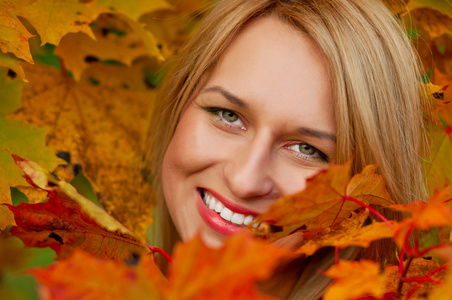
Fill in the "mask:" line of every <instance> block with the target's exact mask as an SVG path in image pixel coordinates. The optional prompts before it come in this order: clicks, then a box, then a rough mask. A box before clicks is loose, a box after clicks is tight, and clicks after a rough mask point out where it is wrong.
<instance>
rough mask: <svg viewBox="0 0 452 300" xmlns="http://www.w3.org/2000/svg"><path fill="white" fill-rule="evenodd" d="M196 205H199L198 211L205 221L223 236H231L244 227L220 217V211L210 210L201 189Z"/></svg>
mask: <svg viewBox="0 0 452 300" xmlns="http://www.w3.org/2000/svg"><path fill="white" fill-rule="evenodd" d="M196 206H197V207H198V212H199V214H200V215H201V218H202V219H203V220H204V222H205V223H206V224H207V225H208V226H209V227H210V228H212V229H213V230H214V231H216V232H218V233H219V234H221V235H222V236H230V235H232V234H235V233H239V232H240V231H242V230H243V228H242V227H239V226H237V225H234V224H231V223H229V222H228V221H226V220H225V219H223V218H222V217H220V215H219V214H218V213H216V212H215V211H213V210H210V209H209V208H208V207H207V206H206V205H205V204H204V202H203V201H202V198H201V193H200V192H199V191H198V199H197V200H196Z"/></svg>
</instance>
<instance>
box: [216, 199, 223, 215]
mask: <svg viewBox="0 0 452 300" xmlns="http://www.w3.org/2000/svg"><path fill="white" fill-rule="evenodd" d="M223 208H224V205H223V203H221V202H220V201H218V202H217V204H215V211H216V212H217V213H221V211H222V210H223Z"/></svg>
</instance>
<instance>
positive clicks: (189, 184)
mask: <svg viewBox="0 0 452 300" xmlns="http://www.w3.org/2000/svg"><path fill="white" fill-rule="evenodd" d="M218 108H220V110H219V109H218ZM335 134H336V125H335V119H334V109H333V99H332V93H331V87H330V83H329V75H328V71H327V66H326V64H325V62H324V59H323V58H322V56H321V54H320V50H319V49H318V47H317V46H316V45H315V44H314V43H313V42H312V41H311V40H310V39H309V38H308V37H307V36H305V35H304V34H303V33H301V32H300V31H298V30H296V29H294V28H293V27H292V26H290V25H288V24H286V23H284V22H282V21H280V20H279V19H277V18H276V17H273V16H269V17H263V18H259V19H257V20H254V21H253V22H251V23H250V24H248V25H247V26H246V27H245V28H244V29H242V30H241V32H240V33H239V34H238V35H237V36H236V37H235V39H234V40H233V41H232V43H231V44H230V45H229V46H228V48H227V49H226V51H225V52H224V53H223V55H222V56H221V59H220V60H219V62H218V63H217V64H216V65H215V67H214V68H213V69H211V70H210V71H209V72H208V73H207V74H205V75H204V77H203V79H202V81H201V82H200V84H199V85H198V87H197V89H196V90H195V91H194V93H193V94H192V97H191V98H190V100H189V102H188V103H187V104H186V106H185V108H184V111H183V112H182V114H181V116H180V121H179V123H178V126H177V128H176V131H175V134H174V136H173V138H172V140H171V143H170V145H169V147H168V149H167V152H166V154H165V157H164V161H163V174H162V175H163V190H164V195H165V199H166V201H167V205H168V209H169V211H170V214H171V217H172V219H173V222H174V224H175V226H176V228H177V230H178V231H179V233H180V235H181V237H182V239H183V240H188V239H190V238H192V237H193V236H194V235H196V234H197V233H198V232H201V236H202V238H203V240H204V241H205V242H206V243H207V244H208V245H210V246H214V247H215V246H219V245H221V244H222V241H223V240H224V238H225V237H224V236H222V235H221V234H219V233H218V232H216V231H215V230H213V229H212V228H211V227H209V226H208V225H207V224H206V223H205V222H204V220H203V219H202V218H201V216H200V214H199V211H198V208H197V205H196V201H197V199H198V197H199V194H200V193H199V189H200V188H202V189H204V188H207V189H211V190H214V191H215V192H217V193H218V194H220V195H221V196H222V197H225V198H226V199H228V200H229V201H230V202H233V203H234V204H236V205H238V206H240V207H243V208H246V209H249V210H252V211H254V212H256V213H263V212H265V211H267V210H268V209H269V207H270V206H271V204H273V203H274V202H275V201H276V200H277V199H278V198H280V197H283V196H287V195H290V194H293V193H296V192H298V191H300V190H302V189H303V188H304V187H305V181H306V179H307V178H309V177H311V176H312V175H314V174H315V173H317V172H318V171H319V170H321V169H324V168H326V167H328V164H329V162H331V161H334V160H335V156H336V142H335ZM313 147H315V149H318V150H315V149H314V148H313ZM319 151H321V152H319ZM301 240H302V236H301V234H295V235H291V236H289V237H286V238H284V239H281V240H280V241H278V242H277V243H278V244H279V245H281V246H287V247H296V246H297V245H298V244H299V243H300V242H301ZM281 270H283V272H282V273H286V274H285V275H287V273H288V272H289V273H290V272H291V271H288V270H286V268H281ZM298 271H299V270H298ZM298 271H296V270H293V272H294V273H296V272H298ZM292 277H293V278H296V276H295V275H294V276H292ZM289 281H290V280H287V276H286V279H285V285H287V288H286V289H284V288H281V287H279V288H278V289H279V290H280V291H281V290H287V289H289V287H288V286H289V285H290V286H291V284H293V282H289ZM272 286H278V284H272Z"/></svg>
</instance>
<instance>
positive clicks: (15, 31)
mask: <svg viewBox="0 0 452 300" xmlns="http://www.w3.org/2000/svg"><path fill="white" fill-rule="evenodd" d="M35 1H36V0H3V1H1V2H0V24H2V25H1V26H0V50H1V51H3V52H4V53H7V52H11V53H12V54H14V55H15V56H16V57H18V58H21V59H23V60H25V61H27V62H29V63H33V58H32V57H31V53H30V47H29V46H28V39H29V38H30V37H32V35H31V34H30V33H29V32H28V30H27V29H26V28H25V27H24V25H23V24H22V23H21V22H20V21H19V19H18V18H17V12H18V11H19V10H21V9H24V7H26V6H28V5H30V4H31V3H33V2H35ZM0 54H1V53H0Z"/></svg>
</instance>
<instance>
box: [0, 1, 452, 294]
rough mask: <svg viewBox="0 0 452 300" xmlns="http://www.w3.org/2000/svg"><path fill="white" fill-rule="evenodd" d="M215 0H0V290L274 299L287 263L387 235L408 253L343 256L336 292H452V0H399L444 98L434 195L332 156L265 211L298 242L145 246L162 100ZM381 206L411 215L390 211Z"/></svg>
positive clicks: (433, 147)
mask: <svg viewBox="0 0 452 300" xmlns="http://www.w3.org/2000/svg"><path fill="white" fill-rule="evenodd" d="M213 2H214V0H181V1H176V0H150V1H145V0H130V1H122V0H0V49H1V51H0V203H2V204H1V205H0V232H1V233H0V299H39V298H41V299H72V298H79V297H85V298H101V299H104V298H105V299H108V298H114V297H118V298H123V299H201V298H203V297H204V298H212V297H215V298H217V299H231V297H232V295H234V296H233V297H234V298H236V299H270V298H269V296H266V295H263V294H261V293H260V292H259V291H258V290H257V289H256V287H255V283H256V282H257V281H258V280H262V279H265V278H266V277H268V276H269V274H271V271H272V269H273V268H274V267H275V266H276V265H277V264H278V263H279V262H280V261H281V260H284V259H290V258H293V257H294V255H312V254H313V253H315V252H316V251H317V250H318V249H321V248H324V247H334V248H335V249H337V250H339V249H343V248H346V247H348V246H351V245H354V246H360V247H363V248H366V247H368V246H369V244H370V243H371V242H372V241H375V240H379V239H382V238H392V239H393V240H394V241H395V242H396V244H397V245H398V247H399V252H398V256H399V265H398V266H391V265H389V264H386V265H384V264H383V265H381V264H378V263H375V262H371V261H365V260H361V261H353V262H347V261H338V262H337V264H335V265H334V266H333V267H332V268H331V269H329V270H328V271H326V272H325V273H324V275H325V276H329V277H331V278H333V279H334V280H335V281H334V283H333V285H332V286H331V287H330V289H329V290H328V291H327V292H326V293H325V295H324V298H325V299H358V298H360V297H368V298H366V299H400V298H403V299H452V269H450V268H449V262H450V261H451V260H452V248H451V247H450V243H451V241H450V231H451V230H450V228H451V226H452V208H451V207H450V205H449V204H448V203H449V201H450V200H451V198H452V191H451V187H450V186H449V185H450V183H451V181H452V158H451V155H452V108H451V105H452V104H449V102H450V94H449V90H448V89H447V85H448V84H449V83H450V82H451V81H452V6H451V5H450V4H448V2H447V1H444V0H431V1H426V0H405V1H404V2H403V3H400V4H394V2H392V1H391V2H389V1H388V3H387V4H388V6H390V8H391V10H392V11H393V13H394V16H395V17H396V18H400V19H402V20H403V21H404V23H405V24H406V27H407V34H408V36H409V38H410V39H411V40H412V42H413V44H414V46H415V47H416V49H417V50H418V52H419V55H420V57H421V59H422V63H423V67H424V71H425V74H424V75H423V77H422V78H420V81H422V82H423V83H425V84H426V85H427V88H428V90H429V94H430V95H431V103H424V105H425V107H426V108H428V109H426V113H425V121H426V124H427V127H428V133H429V143H430V150H429V151H427V152H428V153H426V159H425V161H426V163H425V169H426V178H427V184H428V187H429V190H430V194H431V199H430V200H429V201H428V202H416V203H414V204H412V205H409V206H401V205H394V204H393V203H392V200H391V199H390V197H389V195H388V194H387V192H386V190H385V188H384V182H383V180H382V178H381V177H380V176H378V175H376V174H375V168H376V166H368V167H367V168H366V169H364V170H363V172H362V173H360V174H357V175H356V176H354V177H353V178H348V177H347V176H345V175H344V174H347V172H348V171H347V170H348V168H349V165H347V164H346V165H342V166H333V167H331V168H330V169H329V170H328V171H323V172H321V173H320V174H318V175H317V176H315V177H314V178H312V179H311V180H310V181H309V182H308V184H307V188H306V190H305V191H303V192H300V193H299V194H296V195H293V196H290V197H286V198H283V199H281V200H280V201H279V202H278V203H276V204H275V205H274V206H273V207H272V209H271V210H270V211H269V212H268V213H265V214H263V215H261V216H260V217H259V221H263V222H265V224H267V225H268V226H261V227H259V228H258V229H256V230H254V229H250V231H251V232H252V233H253V234H254V235H255V236H257V237H262V238H265V239H266V240H276V239H278V238H280V237H283V236H286V235H288V234H290V233H291V232H293V231H294V230H303V232H304V234H305V237H306V239H307V241H306V243H305V244H304V245H303V246H301V248H299V249H298V250H296V251H287V250H283V249H278V248H275V247H273V246H271V245H269V244H267V243H265V242H264V241H263V240H262V239H259V238H258V239H251V238H250V237H248V236H247V235H239V236H236V237H233V238H232V239H230V240H228V241H227V242H226V243H225V245H224V246H223V247H222V248H220V249H208V248H207V247H205V246H204V245H203V244H202V242H201V241H200V239H199V238H195V239H194V240H193V241H191V242H188V243H185V244H180V245H178V246H177V247H176V249H175V251H174V253H172V254H171V256H172V260H173V262H172V263H171V264H170V269H169V272H168V274H167V276H166V277H165V276H164V275H163V274H161V272H160V271H159V269H158V268H157V267H156V266H155V264H154V262H153V259H152V255H151V254H152V253H153V252H155V251H157V252H158V251H159V250H158V249H155V248H153V247H151V246H152V245H151V246H149V245H148V244H147V241H149V240H152V237H150V236H149V235H148V234H147V229H148V228H149V226H150V225H151V223H152V215H153V211H152V209H153V203H152V200H151V199H150V197H147V195H149V194H150V185H149V180H150V179H149V178H150V176H149V171H148V170H146V168H144V167H143V163H142V159H143V155H144V154H145V151H146V148H145V145H144V139H145V135H146V130H147V126H148V123H149V115H150V105H149V103H150V102H151V101H152V100H153V97H155V91H156V90H157V89H158V86H159V83H160V81H161V79H162V78H163V76H164V74H165V70H166V69H167V62H168V61H169V60H170V59H171V58H172V57H174V56H176V55H177V50H178V49H179V48H180V46H181V44H182V43H183V42H184V40H186V39H187V38H188V36H189V35H190V33H191V32H192V31H193V30H195V28H196V26H197V24H198V23H199V21H200V19H201V18H202V16H203V15H204V14H205V13H206V12H208V10H209V8H210V6H211V4H212V3H213ZM413 200H415V199H413ZM376 206H377V207H378V206H380V207H388V208H391V209H395V210H399V211H406V212H409V213H410V214H411V217H408V218H406V219H405V220H403V221H401V222H399V223H397V222H395V221H391V220H384V219H381V218H379V217H378V216H377V215H376V214H378V213H377V212H376V211H375V210H374V209H373V207H376ZM364 208H367V209H364ZM104 209H105V210H104ZM369 214H370V215H373V216H374V217H373V219H376V220H377V221H379V222H377V221H373V222H371V223H370V224H369V217H368V216H369ZM272 228H279V230H273V231H272V230H270V229H272ZM408 236H411V237H412V238H413V240H414V241H415V242H414V244H413V245H411V244H409V243H408V242H407V241H408ZM25 245H26V246H25ZM257 253H258V255H257ZM426 258H428V259H426ZM54 259H57V261H56V262H55V261H54ZM322 271H325V270H322ZM356 272H358V273H356ZM225 280H227V282H228V284H227V285H226V284H224V282H225ZM219 286H221V288H219ZM219 293H220V295H219ZM220 296H221V297H223V298H220Z"/></svg>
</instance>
